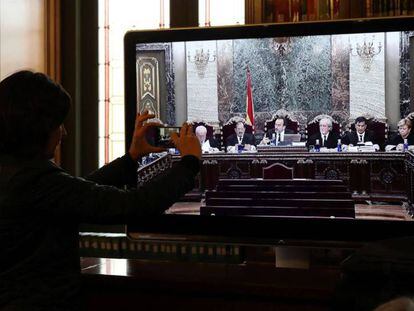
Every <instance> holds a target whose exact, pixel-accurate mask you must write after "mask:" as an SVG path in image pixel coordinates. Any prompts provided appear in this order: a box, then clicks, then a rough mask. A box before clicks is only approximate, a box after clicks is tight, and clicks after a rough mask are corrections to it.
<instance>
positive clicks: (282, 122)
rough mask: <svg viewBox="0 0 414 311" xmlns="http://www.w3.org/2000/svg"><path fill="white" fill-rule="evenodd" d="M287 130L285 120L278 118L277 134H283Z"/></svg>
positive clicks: (276, 122)
mask: <svg viewBox="0 0 414 311" xmlns="http://www.w3.org/2000/svg"><path fill="white" fill-rule="evenodd" d="M285 128H286V122H285V119H284V118H277V119H276V121H275V132H276V133H282V132H283V131H284V130H285Z"/></svg>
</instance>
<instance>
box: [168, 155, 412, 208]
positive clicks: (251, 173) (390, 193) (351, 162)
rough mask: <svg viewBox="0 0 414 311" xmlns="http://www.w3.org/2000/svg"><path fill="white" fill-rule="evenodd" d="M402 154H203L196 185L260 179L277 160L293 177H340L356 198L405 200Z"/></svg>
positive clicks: (212, 186) (208, 186)
mask: <svg viewBox="0 0 414 311" xmlns="http://www.w3.org/2000/svg"><path fill="white" fill-rule="evenodd" d="M406 157H407V155H406V154H405V153H402V152H375V153H350V152H337V153H321V152H319V153H317V152H279V153H278V152H274V153H265V154H261V153H240V154H230V153H217V154H204V155H203V157H202V164H203V165H202V170H201V173H200V176H199V188H200V190H201V191H204V190H212V189H215V187H216V185H217V183H218V180H219V179H229V178H262V177H263V168H266V167H269V166H271V165H272V164H274V163H281V164H284V165H285V166H287V167H291V168H293V177H294V178H316V179H328V180H330V179H332V180H338V179H339V180H343V181H344V183H345V185H347V186H348V187H349V190H350V191H352V194H353V198H354V199H356V200H359V199H360V200H374V201H375V200H378V201H401V200H406V199H407V181H406V164H405V160H406ZM176 159H177V158H175V160H176Z"/></svg>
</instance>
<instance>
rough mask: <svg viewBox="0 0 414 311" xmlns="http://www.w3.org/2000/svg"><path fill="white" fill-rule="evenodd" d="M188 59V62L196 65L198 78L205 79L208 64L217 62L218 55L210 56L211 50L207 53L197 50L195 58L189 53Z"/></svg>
mask: <svg viewBox="0 0 414 311" xmlns="http://www.w3.org/2000/svg"><path fill="white" fill-rule="evenodd" d="M187 59H188V62H190V63H194V65H195V67H196V70H197V74H198V76H199V77H200V79H203V78H204V75H205V73H206V69H207V65H208V63H212V62H214V61H215V60H216V55H214V54H213V55H210V50H207V51H206V52H205V51H204V49H201V50H196V51H195V55H193V57H191V54H190V51H189V52H188V56H187Z"/></svg>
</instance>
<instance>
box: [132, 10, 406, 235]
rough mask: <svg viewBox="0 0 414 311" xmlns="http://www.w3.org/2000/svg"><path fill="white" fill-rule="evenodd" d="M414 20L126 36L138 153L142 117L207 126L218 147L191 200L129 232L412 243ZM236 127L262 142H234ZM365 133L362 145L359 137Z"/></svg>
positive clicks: (209, 154) (210, 152) (207, 156)
mask: <svg viewBox="0 0 414 311" xmlns="http://www.w3.org/2000/svg"><path fill="white" fill-rule="evenodd" d="M413 22H414V19H413V18H410V17H408V18H399V19H374V20H353V21H332V22H312V23H295V24H265V25H251V26H232V27H211V28H188V29H170V30H153V31H134V32H128V33H127V34H126V36H125V41H124V42H125V44H124V48H125V94H126V95H125V128H126V137H125V138H126V146H129V143H130V139H131V135H132V132H133V126H134V120H135V114H136V113H137V112H141V111H144V110H149V111H151V112H152V113H154V114H155V115H156V118H158V119H160V120H161V121H162V122H163V123H165V124H167V125H168V126H171V127H174V126H179V125H181V124H182V123H183V122H191V123H193V124H194V126H195V127H196V126H198V125H200V124H203V125H204V126H205V127H206V128H207V129H208V132H207V136H209V137H206V139H210V140H211V141H214V142H215V143H217V145H216V147H215V148H211V147H209V148H206V149H204V148H203V152H204V153H203V159H202V163H203V165H202V170H201V173H200V176H199V178H198V183H197V188H196V189H195V190H194V191H193V197H191V196H187V197H186V198H183V200H184V201H185V202H181V203H180V202H179V203H177V204H176V205H174V206H173V207H171V208H170V209H169V210H168V211H167V212H166V214H164V215H161V216H160V217H155V218H151V219H141V220H137V221H136V222H134V223H133V224H129V226H128V231H129V233H130V235H131V236H133V237H142V238H157V237H160V236H161V237H165V235H169V236H170V237H171V236H173V235H175V236H185V237H186V238H188V239H191V238H195V237H198V238H199V237H200V236H209V237H210V238H214V239H218V238H221V237H224V238H226V239H227V241H228V240H229V239H234V240H238V241H239V240H243V241H249V242H254V241H256V242H257V241H264V240H278V239H288V238H291V239H316V240H351V241H352V240H376V239H381V238H386V237H393V236H405V235H407V234H409V232H410V231H411V230H412V228H413V226H412V223H411V216H410V210H411V205H410V204H411V192H410V191H411V179H410V176H411V173H410V172H411V167H410V159H411V152H410V149H411V147H410V145H411V143H407V144H406V145H408V146H404V137H405V136H404V135H403V134H402V133H401V132H399V130H398V127H397V124H400V123H399V122H400V120H401V119H403V118H405V117H406V116H409V113H410V111H411V110H412V105H413V100H412V98H411V96H410V94H411V92H412V90H413V82H412V81H414V80H413V79H412V72H413V71H411V70H410V65H411V59H412V57H414V52H413V46H414V43H413V40H414V26H413V25H414V24H413ZM361 116H362V117H364V119H363V122H362V127H363V129H362V130H360V127H361V122H359V121H358V120H360V119H357V118H358V117H361ZM278 119H279V120H282V121H281V122H283V124H282V127H283V129H284V131H282V132H283V134H278V133H279V131H280V130H278V129H277V126H276V125H275V124H276V123H277V122H276V121H277V120H278ZM238 122H242V123H244V128H245V130H244V131H245V134H244V135H251V136H252V137H253V138H252V139H253V140H252V143H251V142H249V143H246V142H241V141H239V142H238V143H237V142H236V143H232V140H231V139H230V138H231V136H232V135H233V136H234V137H236V136H237V130H235V126H236V125H237V123H238ZM324 122H327V125H326V127H327V129H328V132H329V134H328V136H326V137H325V136H324V135H323V134H324V133H323V129H322V127H323V126H322V125H321V124H322V123H324ZM407 124H408V123H407ZM365 125H366V127H364V126H365ZM399 127H402V125H401V124H400V126H399ZM358 131H360V132H359V133H364V136H363V138H361V137H362V136H361V137H358V135H355V137H354V138H352V135H353V134H352V133H358ZM285 133H286V137H285V136H284V134H285ZM399 133H400V134H399ZM398 135H399V136H401V137H399V136H398ZM413 135H414V134H413ZM402 136H404V137H402ZM266 137H267V139H265V138H266ZM329 137H330V138H329ZM398 137H399V138H398ZM285 138H286V141H285ZM293 138H294V139H293ZM315 138H316V139H315ZM397 138H398V139H400V138H401V139H402V141H401V142H400V141H398V139H397ZM354 139H356V140H355V141H354ZM361 139H362V141H361ZM395 139H397V140H395ZM412 143H413V144H414V141H413V142H412ZM405 151H406V152H405ZM172 154H175V153H174V152H172ZM178 157H179V155H174V156H173V160H172V161H173V162H174V161H176V160H177V159H178ZM285 178H286V179H285ZM197 195H198V196H197ZM191 200H193V201H192V202H191Z"/></svg>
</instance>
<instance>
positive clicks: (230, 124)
mask: <svg viewBox="0 0 414 311" xmlns="http://www.w3.org/2000/svg"><path fill="white" fill-rule="evenodd" d="M239 122H243V124H244V127H245V128H246V133H249V134H254V131H253V127H252V126H251V125H248V124H246V120H245V119H244V118H242V117H238V116H236V117H232V118H230V120H228V121H227V122H226V123H225V124H224V125H223V126H222V127H221V128H220V132H221V141H222V143H223V146H224V147H226V139H227V137H229V136H230V135H231V134H234V129H235V128H236V124H237V123H239Z"/></svg>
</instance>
